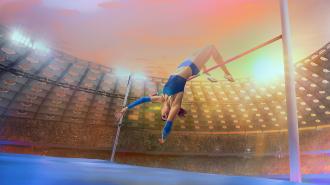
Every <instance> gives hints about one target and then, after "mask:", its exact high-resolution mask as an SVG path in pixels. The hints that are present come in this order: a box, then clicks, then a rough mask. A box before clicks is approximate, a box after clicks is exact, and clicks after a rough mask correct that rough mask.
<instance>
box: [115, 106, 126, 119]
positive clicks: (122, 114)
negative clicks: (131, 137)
mask: <svg viewBox="0 0 330 185" xmlns="http://www.w3.org/2000/svg"><path fill="white" fill-rule="evenodd" d="M127 110H128V108H127V107H124V108H122V109H121V110H120V111H119V112H117V113H116V114H115V117H116V120H117V121H119V120H120V119H121V118H122V117H123V116H124V115H125V113H126V112H127Z"/></svg>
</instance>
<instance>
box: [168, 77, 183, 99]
mask: <svg viewBox="0 0 330 185" xmlns="http://www.w3.org/2000/svg"><path fill="white" fill-rule="evenodd" d="M186 82H187V80H186V79H185V78H183V77H182V76H179V75H171V76H170V77H169V79H168V80H167V82H166V84H165V86H164V88H163V94H167V95H169V96H172V95H174V94H176V93H179V92H183V91H184V86H185V85H186Z"/></svg>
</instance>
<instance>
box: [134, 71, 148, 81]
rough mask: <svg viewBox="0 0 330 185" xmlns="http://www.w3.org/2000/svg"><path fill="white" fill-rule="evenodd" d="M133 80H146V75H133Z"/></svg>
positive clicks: (139, 73)
mask: <svg viewBox="0 0 330 185" xmlns="http://www.w3.org/2000/svg"><path fill="white" fill-rule="evenodd" d="M133 78H134V79H136V80H147V77H146V75H145V74H143V73H141V72H138V73H134V75H133Z"/></svg>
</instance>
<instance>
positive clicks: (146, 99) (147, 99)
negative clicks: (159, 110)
mask: <svg viewBox="0 0 330 185" xmlns="http://www.w3.org/2000/svg"><path fill="white" fill-rule="evenodd" d="M161 99H162V97H161V96H144V97H141V98H139V99H137V100H135V101H134V102H132V103H130V104H129V105H127V106H126V107H124V108H123V109H121V111H120V112H118V113H117V114H116V118H117V120H119V119H120V118H121V117H122V116H123V115H124V114H125V113H126V112H127V110H129V109H133V108H134V107H136V106H138V105H140V104H142V103H147V102H160V101H161Z"/></svg>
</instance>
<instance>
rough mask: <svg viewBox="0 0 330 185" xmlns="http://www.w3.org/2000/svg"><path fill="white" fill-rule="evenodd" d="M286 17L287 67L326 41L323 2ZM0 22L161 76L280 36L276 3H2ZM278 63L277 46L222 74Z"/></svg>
mask: <svg viewBox="0 0 330 185" xmlns="http://www.w3.org/2000/svg"><path fill="white" fill-rule="evenodd" d="M289 13H290V21H291V30H292V41H293V52H294V53H293V57H294V61H299V60H301V59H303V58H304V57H306V56H308V55H309V54H311V53H312V52H314V51H315V50H317V49H319V48H320V47H322V46H323V45H324V44H326V43H328V42H329V41H330V1H329V0H290V1H289ZM0 24H1V25H5V26H8V27H9V28H10V29H12V30H15V29H18V30H21V31H22V32H24V33H25V34H27V35H30V36H31V37H33V38H35V39H39V40H42V41H44V42H45V43H47V45H49V47H51V48H56V49H59V50H61V51H64V52H66V53H69V54H71V55H74V56H76V57H78V58H81V59H84V60H88V61H92V62H95V63H99V64H102V65H105V66H109V67H113V68H119V67H120V68H128V69H129V70H131V71H139V72H144V73H146V74H147V75H151V76H160V77H166V76H168V75H169V74H170V73H171V72H173V71H174V69H175V68H176V66H177V65H178V64H179V63H180V62H181V61H182V60H184V59H185V58H186V57H188V56H189V55H190V54H192V53H193V52H194V51H196V50H198V49H199V48H202V47H204V46H206V45H209V44H213V45H215V46H216V47H217V48H218V50H219V51H220V53H221V54H222V56H223V58H224V59H228V58H230V57H232V56H234V55H237V54H239V53H241V52H243V51H245V50H247V49H249V48H251V47H253V46H255V45H257V44H259V43H262V42H264V41H266V40H268V39H271V38H273V37H275V36H277V35H279V34H281V25H280V10H279V0H235V1H233V0H93V1H91V0H1V1H0ZM282 63H283V61H282V47H281V41H279V42H276V43H274V44H272V45H270V46H267V47H265V48H263V49H260V50H258V51H257V52H254V53H252V54H250V55H248V56H246V57H244V58H242V59H240V60H237V61H235V62H233V63H231V64H228V68H229V70H230V71H231V73H232V74H233V76H234V77H235V78H245V77H254V76H255V74H256V73H258V70H262V69H263V68H272V67H278V68H283V66H282ZM211 65H213V61H212V60H210V61H209V63H208V66H211ZM214 74H217V75H219V74H220V72H219V71H217V72H215V73H214ZM260 74H262V73H260ZM258 78H262V77H260V75H259V77H258Z"/></svg>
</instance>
